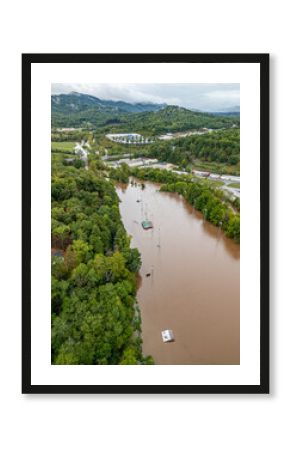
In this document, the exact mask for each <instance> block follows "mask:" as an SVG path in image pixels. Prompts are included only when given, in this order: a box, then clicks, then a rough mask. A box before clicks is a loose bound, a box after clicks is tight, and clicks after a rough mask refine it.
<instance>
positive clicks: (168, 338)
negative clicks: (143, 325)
mask: <svg viewBox="0 0 290 450" xmlns="http://www.w3.org/2000/svg"><path fill="white" fill-rule="evenodd" d="M161 336H162V340H163V342H164V343H166V342H174V334H173V331H172V330H164V331H161Z"/></svg>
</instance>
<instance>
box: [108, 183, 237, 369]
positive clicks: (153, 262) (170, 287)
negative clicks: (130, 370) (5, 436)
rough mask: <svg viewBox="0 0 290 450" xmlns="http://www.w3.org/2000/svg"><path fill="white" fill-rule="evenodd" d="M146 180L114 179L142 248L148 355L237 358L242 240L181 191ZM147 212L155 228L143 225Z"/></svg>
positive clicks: (175, 360) (184, 360)
mask: <svg viewBox="0 0 290 450" xmlns="http://www.w3.org/2000/svg"><path fill="white" fill-rule="evenodd" d="M145 186H146V187H145V189H143V190H142V189H141V185H140V183H138V184H137V185H134V186H132V185H131V184H128V185H126V186H117V187H116V190H117V193H118V196H119V198H120V200H121V203H120V211H121V215H122V220H123V223H124V226H125V228H126V230H127V232H128V233H129V234H130V235H131V236H132V241H131V246H132V247H137V248H138V249H139V251H140V253H141V256H142V267H141V270H140V284H139V288H138V293H137V299H138V303H139V306H140V309H141V317H142V339H143V353H144V355H151V356H153V358H154V360H155V363H156V364H239V363H240V247H239V245H237V244H235V243H234V242H233V241H232V240H231V239H228V238H226V237H225V236H224V235H223V233H222V232H221V231H220V230H219V229H218V228H216V227H214V226H213V225H211V224H210V223H208V222H204V221H203V218H202V215H201V214H200V213H199V212H197V211H196V210H195V209H194V208H193V207H192V206H190V205H189V204H188V203H186V202H185V200H184V199H183V198H182V197H180V196H179V195H178V194H172V193H166V192H159V191H158V188H159V186H158V185H156V184H154V183H149V182H146V183H145ZM137 200H141V201H140V202H137ZM145 218H147V219H148V220H151V221H152V222H153V224H154V228H153V229H151V230H147V231H145V230H143V228H142V226H141V222H142V220H144V219H145ZM148 273H150V274H151V275H150V276H149V277H146V274H148ZM165 329H172V330H173V333H174V337H175V341H174V342H172V343H166V344H165V343H163V341H162V338H161V331H162V330H165Z"/></svg>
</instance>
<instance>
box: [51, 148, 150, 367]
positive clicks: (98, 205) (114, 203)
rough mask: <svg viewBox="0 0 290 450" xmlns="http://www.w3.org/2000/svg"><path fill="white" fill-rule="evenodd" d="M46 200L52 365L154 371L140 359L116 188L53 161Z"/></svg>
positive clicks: (132, 254)
mask: <svg viewBox="0 0 290 450" xmlns="http://www.w3.org/2000/svg"><path fill="white" fill-rule="evenodd" d="M76 166H79V164H76ZM51 198H52V204H51V207H52V226H51V240H52V363H53V364H153V360H152V358H150V357H147V358H144V357H143V355H142V351H141V343H142V341H141V338H140V331H141V320H140V312H139V310H138V307H137V305H136V273H137V272H138V270H139V268H140V265H141V259H140V254H139V252H138V250H137V249H131V248H130V239H129V237H128V236H127V234H126V231H125V229H124V226H123V224H122V222H121V218H120V213H119V206H118V202H119V201H118V197H117V194H116V192H115V189H114V186H113V184H112V183H111V182H110V181H107V180H105V179H104V177H103V176H102V175H101V174H100V173H99V172H98V171H97V170H90V171H86V170H85V169H84V168H82V167H79V168H77V167H75V166H74V165H65V164H63V157H62V156H60V155H53V156H52V180H51Z"/></svg>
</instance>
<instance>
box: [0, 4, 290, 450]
mask: <svg viewBox="0 0 290 450" xmlns="http://www.w3.org/2000/svg"><path fill="white" fill-rule="evenodd" d="M1 18H2V20H1V27H0V34H1V36H0V38H1V40H0V42H1V71H0V76H1V84H0V89H1V97H0V98H1V107H0V114H1V117H0V124H1V169H2V170H1V176H0V181H1V190H0V193H1V207H2V208H1V209H2V214H1V221H0V222H1V234H0V236H1V244H2V245H1V253H0V263H1V271H0V273H1V283H0V285H1V296H0V299H1V316H0V317H1V322H0V333H1V335H0V343H1V353H0V355H1V371H0V377H1V383H0V389H1V397H0V398H1V401H0V408H1V413H2V418H1V429H2V431H1V433H0V443H1V448H3V449H5V450H6V449H18V448H21V449H25V450H26V449H29V450H36V449H42V450H46V449H49V450H51V449H70V450H74V449H79V448H84V449H85V448H100V449H111V448H112V449H113V448H115V447H117V448H119V449H126V450H127V449H133V448H134V449H135V448H139V449H142V450H143V449H148V448H149V447H151V448H154V449H155V448H158V447H162V448H163V447H166V448H167V449H168V450H171V449H177V448H178V449H179V448H180V449H183V448H191V447H195V448H196V449H199V450H200V449H206V450H207V449H212V448H214V449H217V450H219V449H223V450H229V449H231V450H232V449H233V448H234V449H237V450H239V449H243V450H244V449H256V448H263V449H265V450H267V449H272V448H274V447H275V448H288V447H289V436H288V429H287V428H288V427H287V425H288V423H289V400H290V395H289V392H290V386H289V372H290V363H289V342H290V339H289V338H290V328H289V326H288V323H289V320H290V319H289V318H290V299H289V293H288V291H289V289H288V277H289V276H288V272H289V258H288V253H289V250H290V249H289V232H288V229H289V226H288V221H289V201H288V199H289V194H288V192H287V191H288V186H289V181H288V177H289V162H290V161H289V154H290V152H289V149H288V147H289V138H288V129H289V125H288V122H289V105H288V103H289V100H290V99H289V87H288V85H289V80H290V64H289V49H288V42H287V41H288V38H289V32H288V13H287V2H286V1H282V0H277V1H276V2H275V3H274V4H273V2H270V1H268V0H265V1H263V2H253V1H249V0H244V1H243V2H233V1H230V0H220V1H214V0H213V1H208V0H202V1H200V2H193V1H192V0H188V1H187V0H179V1H178V2H176V1H175V2H173V1H170V0H167V1H164V0H159V2H157V1H156V0H154V1H153V0H147V1H146V2H138V1H132V0H123V1H118V0H116V1H110V0H107V1H106V2H104V1H103V2H100V1H88V0H82V1H81V2H80V1H75V0H70V1H68V0H63V1H62V2H60V1H59V0H58V1H55V0H51V1H50V2H40V1H35V0H27V1H25V2H22V1H19V2H17V1H13V0H11V1H10V2H9V3H8V2H5V6H3V5H2V9H1ZM22 52H42V53H44V52H71V53H73V52H96V53H97V52H167V53H170V52H192V53H194V52H270V53H271V54H272V57H271V89H272V92H271V151H272V154H271V182H272V186H271V200H272V209H271V228H272V231H271V235H272V243H271V268H272V279H271V297H272V305H271V325H272V334H271V352H272V357H271V392H272V393H271V395H270V396H238V395H229V396H205V395H199V396H160V395H159V396H119V397H118V396H93V395H92V396H80V395H79V396H65V395H62V396H56V395H55V396H46V395H39V396H37V395H35V396H27V395H26V396H23V395H21V393H20V389H21V385H20V379H21V370H20V363H21V359H20V358H21V355H20V342H21V340H20V339H21V337H20V330H21V321H20V314H21V303H20V296H21V284H20V264H21V260H20V258H21V255H20V225H21V214H20V212H21V209H20V208H21V203H20V179H21V172H20V165H21V153H20V149H21V125H20V124H21V84H20V81H21V56H20V54H21V53H22ZM39 151H41V143H40V145H39ZM250 151H251V149H250V148H249V152H250ZM24 157H25V155H24ZM3 244H4V245H3ZM40 263H41V247H40ZM2 291H3V292H2ZM279 441H280V443H279Z"/></svg>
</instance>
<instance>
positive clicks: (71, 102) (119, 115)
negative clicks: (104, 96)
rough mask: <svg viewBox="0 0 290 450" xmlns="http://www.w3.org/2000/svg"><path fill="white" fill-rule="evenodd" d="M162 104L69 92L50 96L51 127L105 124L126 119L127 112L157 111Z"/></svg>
mask: <svg viewBox="0 0 290 450" xmlns="http://www.w3.org/2000/svg"><path fill="white" fill-rule="evenodd" d="M164 106H165V105H164V104H154V103H127V102H123V101H113V100H101V99H99V98H97V97H94V96H92V95H86V94H80V93H78V92H71V93H70V94H60V95H52V96H51V113H52V114H51V117H52V126H53V127H68V126H70V127H87V126H91V125H92V126H106V125H108V124H117V123H119V122H123V121H126V117H127V116H128V114H129V115H130V114H133V113H140V112H146V111H158V110H159V109H161V108H163V107H164Z"/></svg>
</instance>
